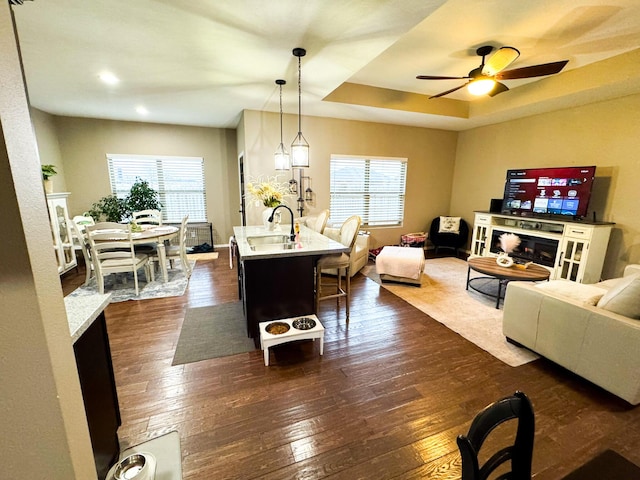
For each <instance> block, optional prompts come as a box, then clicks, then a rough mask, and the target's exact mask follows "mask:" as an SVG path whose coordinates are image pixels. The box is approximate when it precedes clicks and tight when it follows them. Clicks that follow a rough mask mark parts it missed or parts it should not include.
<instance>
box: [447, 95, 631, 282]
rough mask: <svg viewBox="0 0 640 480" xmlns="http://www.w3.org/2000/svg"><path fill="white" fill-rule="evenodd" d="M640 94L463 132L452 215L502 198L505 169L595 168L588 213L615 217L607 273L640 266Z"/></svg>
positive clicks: (607, 218)
mask: <svg viewBox="0 0 640 480" xmlns="http://www.w3.org/2000/svg"><path fill="white" fill-rule="evenodd" d="M639 131H640V95H632V96H627V97H622V98H618V99H614V100H609V101H604V102H599V103H594V104H591V105H586V106H581V107H576V108H572V109H569V110H562V111H558V112H552V113H547V114H542V115H535V116H532V117H528V118H523V119H520V120H514V121H510V122H506V123H501V124H497V125H491V126H487V127H482V128H476V129H473V130H468V131H466V132H462V133H460V135H459V140H458V149H457V152H458V153H457V158H456V168H455V174H454V181H453V190H452V195H451V213H452V214H456V215H462V216H464V217H465V218H473V211H474V210H487V209H488V208H489V200H490V199H491V198H501V197H502V193H503V188H504V179H505V173H506V170H507V169H509V168H532V167H546V166H580V165H596V166H597V168H596V182H595V183H594V189H593V196H592V201H591V204H590V210H589V216H591V215H592V211H594V210H595V212H596V217H597V219H598V220H604V221H610V222H615V223H616V225H615V228H614V230H613V233H612V236H611V240H610V242H609V251H608V253H607V257H606V259H605V266H604V271H603V277H604V278H611V277H614V276H619V275H620V274H621V272H622V269H623V267H624V265H626V264H628V263H640V214H639V213H638V205H639V203H640V202H639V200H640V193H639V190H638V187H639V185H640V159H639V157H638V151H639V147H640V144H639V143H638V138H639V136H638V132H639Z"/></svg>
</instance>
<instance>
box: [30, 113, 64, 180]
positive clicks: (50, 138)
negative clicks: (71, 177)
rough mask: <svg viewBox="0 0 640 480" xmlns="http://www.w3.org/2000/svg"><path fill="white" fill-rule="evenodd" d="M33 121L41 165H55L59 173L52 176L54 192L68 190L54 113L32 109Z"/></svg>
mask: <svg viewBox="0 0 640 480" xmlns="http://www.w3.org/2000/svg"><path fill="white" fill-rule="evenodd" d="M30 115H31V122H32V123H33V128H34V131H35V132H37V134H38V138H37V142H38V154H39V157H40V165H55V167H56V172H58V174H57V175H54V176H53V177H51V178H50V179H51V182H52V183H53V191H54V192H66V191H67V183H66V180H65V173H64V164H63V162H62V157H61V155H60V144H59V143H58V134H57V133H56V126H55V122H54V119H55V117H54V116H53V115H49V114H48V113H45V112H43V111H40V110H37V109H35V108H31V109H30Z"/></svg>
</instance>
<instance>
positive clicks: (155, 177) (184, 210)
mask: <svg viewBox="0 0 640 480" xmlns="http://www.w3.org/2000/svg"><path fill="white" fill-rule="evenodd" d="M107 163H108V167H109V180H110V182H111V192H112V193H113V194H114V195H116V196H118V197H119V198H125V197H126V196H127V195H128V193H129V190H130V189H131V186H132V185H133V184H134V183H135V181H136V179H137V178H141V179H142V180H146V181H147V182H149V186H150V187H151V188H153V189H154V190H156V191H157V192H158V195H159V197H160V203H161V204H162V209H161V210H162V220H163V222H169V223H171V222H174V223H179V222H181V221H182V217H184V215H186V214H189V222H207V221H208V220H207V211H206V192H205V188H204V160H203V159H202V157H168V156H149V155H119V154H118V155H116V154H107Z"/></svg>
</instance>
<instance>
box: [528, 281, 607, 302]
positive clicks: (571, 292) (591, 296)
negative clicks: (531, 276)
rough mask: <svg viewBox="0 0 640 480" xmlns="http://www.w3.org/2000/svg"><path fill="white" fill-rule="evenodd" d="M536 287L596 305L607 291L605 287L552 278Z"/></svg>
mask: <svg viewBox="0 0 640 480" xmlns="http://www.w3.org/2000/svg"><path fill="white" fill-rule="evenodd" d="M536 288H539V289H540V290H545V291H549V292H553V293H556V294H558V295H561V296H563V297H567V298H571V299H572V300H577V301H578V302H582V303H584V304H585V305H595V304H596V303H598V300H600V299H601V298H602V296H603V295H604V294H605V293H607V290H606V289H604V288H599V287H596V286H594V285H587V284H584V283H576V282H571V281H569V280H550V281H548V282H543V283H539V284H537V285H536Z"/></svg>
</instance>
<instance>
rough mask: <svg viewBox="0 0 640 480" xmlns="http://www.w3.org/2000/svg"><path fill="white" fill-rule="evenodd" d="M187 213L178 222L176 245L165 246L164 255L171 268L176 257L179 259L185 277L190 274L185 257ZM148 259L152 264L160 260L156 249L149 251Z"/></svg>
mask: <svg viewBox="0 0 640 480" xmlns="http://www.w3.org/2000/svg"><path fill="white" fill-rule="evenodd" d="M188 221H189V215H185V216H184V217H183V218H182V222H181V223H180V232H179V233H178V245H169V246H166V247H165V257H166V258H167V260H169V266H170V267H171V268H173V263H174V261H175V260H176V259H180V263H181V264H182V270H183V272H184V273H185V275H186V276H187V277H190V276H191V264H190V263H189V259H188V258H187V222H188ZM148 255H149V259H150V261H151V262H153V263H154V264H155V263H156V262H159V261H160V257H159V256H158V251H157V250H154V251H153V252H151V253H149V254H148Z"/></svg>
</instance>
